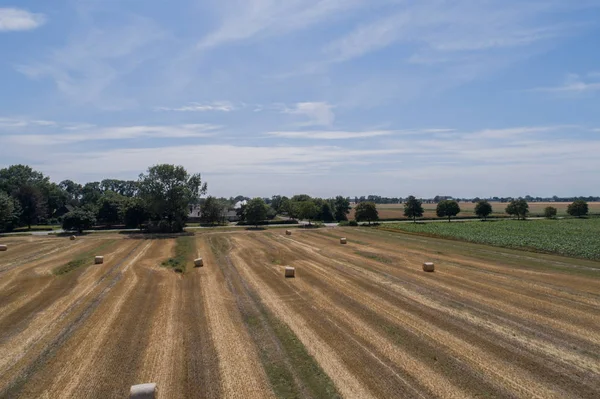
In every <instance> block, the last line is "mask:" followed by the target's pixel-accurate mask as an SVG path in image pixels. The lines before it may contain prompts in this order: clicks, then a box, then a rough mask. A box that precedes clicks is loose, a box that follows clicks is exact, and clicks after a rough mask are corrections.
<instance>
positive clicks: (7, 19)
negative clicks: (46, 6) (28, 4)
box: [0, 8, 46, 32]
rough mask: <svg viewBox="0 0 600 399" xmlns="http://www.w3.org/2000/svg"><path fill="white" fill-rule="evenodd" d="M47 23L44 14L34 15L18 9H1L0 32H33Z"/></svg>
mask: <svg viewBox="0 0 600 399" xmlns="http://www.w3.org/2000/svg"><path fill="white" fill-rule="evenodd" d="M45 22H46V17H45V16H44V15H43V14H33V13H30V12H29V11H26V10H21V9H18V8H0V32H1V31H24V30H32V29H35V28H38V27H40V26H42V25H43V24H44V23H45Z"/></svg>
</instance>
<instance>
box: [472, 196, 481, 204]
mask: <svg viewBox="0 0 600 399" xmlns="http://www.w3.org/2000/svg"><path fill="white" fill-rule="evenodd" d="M471 202H472V203H474V204H477V203H478V202H481V198H479V197H475V198H473V199H472V200H471Z"/></svg>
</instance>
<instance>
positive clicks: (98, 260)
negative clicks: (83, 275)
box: [94, 256, 104, 265]
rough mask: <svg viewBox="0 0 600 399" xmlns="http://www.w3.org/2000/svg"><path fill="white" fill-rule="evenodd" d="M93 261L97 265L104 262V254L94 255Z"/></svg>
mask: <svg viewBox="0 0 600 399" xmlns="http://www.w3.org/2000/svg"><path fill="white" fill-rule="evenodd" d="M94 263H95V264H97V265H99V264H101V263H104V256H96V257H95V258H94Z"/></svg>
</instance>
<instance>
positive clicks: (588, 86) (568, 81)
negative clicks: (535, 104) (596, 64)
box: [529, 72, 600, 94]
mask: <svg viewBox="0 0 600 399" xmlns="http://www.w3.org/2000/svg"><path fill="white" fill-rule="evenodd" d="M587 76H588V77H591V78H594V77H596V73H595V72H590V73H588V75H587ZM597 90H600V82H594V81H592V82H590V81H584V79H583V78H582V77H581V76H580V75H578V74H575V73H569V74H567V76H566V78H565V82H564V84H563V85H561V86H554V87H538V88H535V89H530V90H529V91H533V92H542V93H564V94H568V93H572V94H582V93H585V92H593V91H597Z"/></svg>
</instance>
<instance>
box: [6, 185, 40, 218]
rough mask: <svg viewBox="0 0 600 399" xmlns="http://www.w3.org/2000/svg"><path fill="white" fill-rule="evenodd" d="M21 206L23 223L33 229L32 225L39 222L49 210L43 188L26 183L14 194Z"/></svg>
mask: <svg viewBox="0 0 600 399" xmlns="http://www.w3.org/2000/svg"><path fill="white" fill-rule="evenodd" d="M13 195H14V197H15V198H16V200H17V201H19V205H20V206H21V223H22V224H24V225H26V226H27V227H28V228H29V229H31V225H32V224H35V223H39V222H40V221H41V220H42V219H43V218H44V217H45V216H46V212H47V204H46V202H45V201H44V197H43V196H42V192H41V190H40V189H39V188H38V187H36V186H34V185H33V184H24V185H22V186H21V187H19V188H18V189H17V191H16V192H15V193H14V194H13Z"/></svg>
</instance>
